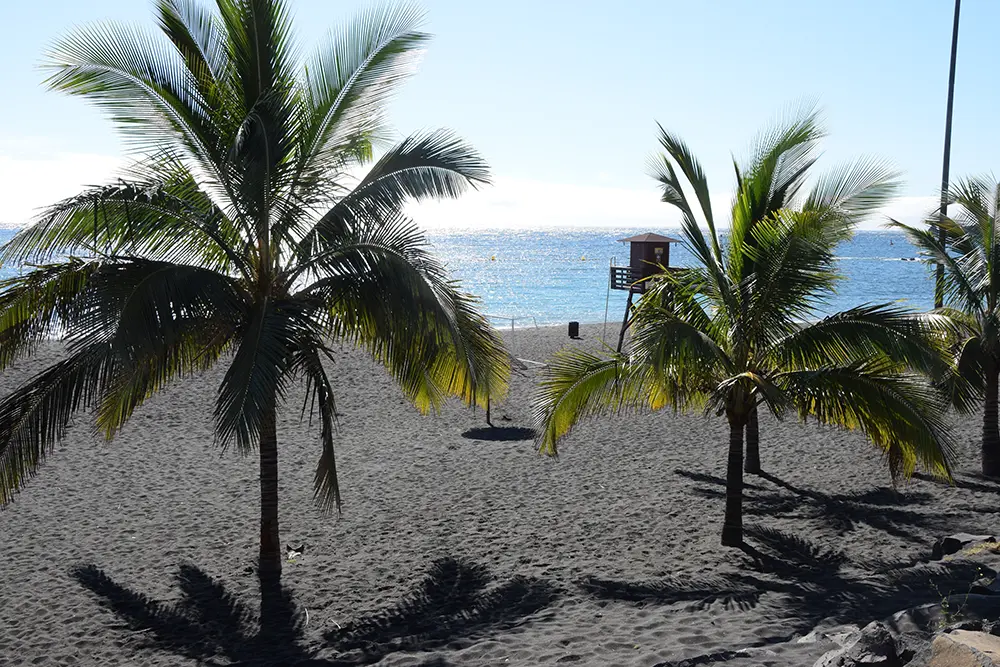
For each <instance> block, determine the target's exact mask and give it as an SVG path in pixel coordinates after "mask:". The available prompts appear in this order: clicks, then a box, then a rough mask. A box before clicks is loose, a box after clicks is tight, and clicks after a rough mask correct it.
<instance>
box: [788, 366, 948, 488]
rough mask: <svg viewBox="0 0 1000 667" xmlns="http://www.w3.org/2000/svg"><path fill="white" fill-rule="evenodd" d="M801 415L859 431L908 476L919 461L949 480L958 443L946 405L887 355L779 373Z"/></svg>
mask: <svg viewBox="0 0 1000 667" xmlns="http://www.w3.org/2000/svg"><path fill="white" fill-rule="evenodd" d="M775 384H776V385H778V386H779V387H781V389H782V390H783V391H784V392H785V394H786V395H787V396H788V397H789V399H790V400H791V401H792V402H793V403H794V404H795V406H796V407H797V409H798V411H799V415H800V417H801V418H803V419H806V418H808V417H813V418H815V419H816V420H817V421H819V422H820V423H821V424H829V425H834V426H841V427H843V428H847V429H849V430H860V431H862V432H863V433H864V434H865V436H867V438H868V439H869V440H870V441H871V442H872V444H874V445H875V446H876V447H879V448H880V449H881V450H882V451H883V452H884V453H885V454H886V455H887V456H889V460H890V463H892V464H893V465H894V468H893V469H892V470H891V472H892V473H893V475H894V477H896V476H898V475H900V474H902V475H903V476H907V477H908V476H909V475H910V474H912V473H913V471H914V470H915V468H916V465H917V463H918V462H919V463H920V464H922V465H923V466H924V467H925V468H926V469H927V470H929V471H931V472H933V473H935V474H937V475H941V476H943V477H948V478H950V476H951V460H952V458H953V456H954V451H955V447H956V443H955V441H954V438H953V436H952V435H951V433H950V431H949V425H948V421H947V418H946V405H945V403H944V401H943V400H942V399H941V396H940V394H939V393H938V392H936V391H935V390H934V389H933V388H932V387H931V386H930V384H929V383H927V382H926V381H924V380H921V379H920V378H919V377H916V376H911V375H907V374H904V373H900V372H899V370H898V367H897V365H896V364H895V363H893V362H891V361H889V360H886V359H884V358H878V357H877V358H875V359H870V360H865V361H858V362H854V363H851V364H845V365H841V366H828V367H825V368H817V369H812V370H799V371H788V372H785V373H781V374H779V375H778V376H776V377H775Z"/></svg>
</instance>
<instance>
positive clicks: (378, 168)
mask: <svg viewBox="0 0 1000 667" xmlns="http://www.w3.org/2000/svg"><path fill="white" fill-rule="evenodd" d="M155 9H156V18H157V20H158V24H159V34H156V33H152V32H149V31H146V30H143V29H140V28H133V27H130V26H126V25H120V24H117V23H104V24H99V25H93V26H89V27H83V28H79V29H77V30H75V31H74V32H72V33H71V34H69V35H68V36H67V37H65V38H63V39H61V40H60V41H59V42H57V43H56V44H55V45H54V47H53V48H52V49H51V51H50V52H49V54H48V56H47V60H46V63H45V66H46V67H47V69H48V70H49V72H50V73H51V76H50V77H49V79H48V85H49V87H50V88H51V89H53V90H57V91H62V92H64V93H68V94H71V95H77V96H81V97H83V98H85V99H86V100H88V101H90V102H92V103H94V104H95V105H96V106H98V107H99V108H100V109H102V110H104V111H105V112H106V113H107V114H108V115H109V116H110V117H111V119H112V120H113V121H114V123H115V125H116V127H117V129H118V130H119V131H120V132H121V133H122V135H123V136H124V137H125V138H126V139H127V140H128V141H129V142H130V145H131V147H132V149H134V157H135V163H134V164H133V165H132V166H131V167H130V168H129V169H128V170H127V172H126V173H125V174H124V175H123V177H122V178H121V179H120V180H118V181H117V182H115V183H112V184H109V185H107V186H104V187H95V188H92V189H89V190H87V191H86V192H83V193H82V194H80V195H79V196H77V197H73V198H71V199H67V200H65V201H61V202H59V203H57V204H55V205H54V206H52V207H51V208H49V209H48V210H46V211H44V213H43V214H42V215H40V216H39V217H38V219H37V220H36V221H35V222H34V223H33V224H32V225H31V226H29V227H27V228H26V229H24V230H23V231H21V232H19V233H18V234H17V235H16V236H15V237H14V238H13V240H11V241H10V242H9V243H8V244H7V245H6V246H5V247H4V248H3V251H2V260H3V261H4V262H6V263H7V264H9V265H16V264H19V263H30V264H31V265H32V266H30V270H28V271H27V272H25V273H24V274H23V275H21V276H19V277H17V278H13V279H10V280H7V281H5V282H4V283H2V285H0V290H2V294H0V368H5V367H7V366H9V365H10V364H12V363H13V362H15V361H16V360H18V359H20V358H23V357H25V356H26V355H29V354H31V353H32V351H33V350H34V349H35V348H36V347H37V344H38V343H39V342H40V341H42V340H43V339H46V338H49V337H52V336H58V337H61V338H63V339H65V341H66V342H67V345H68V354H67V356H66V357H65V358H64V359H62V360H61V361H58V362H57V363H55V364H53V365H52V366H51V367H49V368H47V369H46V370H44V371H43V372H41V373H39V374H38V375H37V376H35V377H34V378H32V379H31V380H30V381H29V382H28V383H27V384H25V385H24V386H23V387H21V388H20V389H19V390H17V391H15V392H13V393H12V394H10V395H9V396H7V397H6V398H4V399H3V400H2V401H0V503H3V502H7V501H10V500H11V499H12V494H13V493H14V492H15V491H16V490H17V489H19V488H20V487H21V486H22V485H23V484H24V483H25V481H26V480H27V478H28V477H29V476H31V475H32V474H33V473H34V472H35V470H36V468H37V467H38V465H39V464H40V463H41V462H42V460H43V459H44V458H45V456H46V455H47V454H49V453H50V452H51V449H52V447H53V444H54V443H55V442H56V441H57V440H59V439H60V438H61V437H62V436H63V435H64V434H65V433H66V431H67V428H68V427H69V426H70V423H71V420H72V417H73V415H74V414H75V413H76V412H78V411H81V410H93V412H94V415H95V419H96V424H97V427H98V429H99V431H100V432H101V433H103V434H104V435H105V436H107V437H108V438H110V437H112V436H114V435H115V434H116V433H117V432H118V431H119V430H120V429H121V428H122V427H123V425H124V424H125V423H126V422H127V421H128V419H129V418H130V417H131V416H132V415H133V414H134V412H135V411H136V410H137V409H138V408H139V407H140V405H141V404H142V403H143V402H144V401H145V400H146V399H148V398H149V397H150V396H151V395H152V394H154V393H156V392H157V391H158V390H160V389H162V388H163V387H164V386H166V385H168V384H169V383H171V382H173V381H174V380H177V379H180V378H183V377H185V376H189V375H191V374H193V373H196V372H198V371H201V370H203V369H206V368H209V367H211V366H213V365H215V364H217V363H221V364H223V365H224V366H225V367H226V371H225V374H224V377H223V378H222V381H221V383H220V385H219V387H218V394H217V402H216V406H215V411H214V418H215V426H216V434H217V440H218V443H219V444H220V445H221V446H223V447H233V448H236V449H237V450H239V451H240V452H243V453H249V452H251V451H256V452H257V453H258V455H259V458H260V470H261V480H260V494H261V525H260V533H261V542H260V561H259V562H260V565H259V574H260V578H261V584H262V590H263V591H264V605H263V609H262V612H263V615H264V616H267V612H268V609H267V606H268V600H271V602H272V603H273V604H277V603H278V597H277V596H276V593H275V585H276V583H277V581H278V579H279V577H280V572H281V558H282V554H281V552H280V547H279V531H278V465H277V454H278V448H277V433H276V412H277V411H278V410H279V409H280V408H281V406H282V404H283V400H284V398H285V396H286V394H287V392H288V390H289V388H290V387H291V386H292V384H293V383H294V382H297V381H298V382H304V383H305V386H306V388H307V392H308V397H309V398H308V399H307V408H308V407H309V406H310V405H311V406H312V407H311V408H309V411H310V414H312V413H313V412H315V414H316V416H317V422H318V425H317V435H318V441H319V447H318V449H317V458H318V465H317V468H316V476H315V491H316V496H317V498H318V501H319V502H320V504H321V505H322V506H323V507H324V508H326V509H331V508H333V507H335V506H337V505H339V503H340V490H339V486H338V481H337V471H336V464H335V457H334V429H335V419H336V411H335V406H334V385H335V378H332V377H331V376H330V375H329V374H328V371H327V366H328V364H326V363H325V362H327V361H329V360H331V359H332V358H333V357H334V356H335V352H334V349H333V345H332V344H333V343H334V342H337V341H340V342H346V343H349V344H353V345H356V346H358V347H360V348H363V349H365V350H367V351H368V352H369V353H370V354H371V356H372V357H374V358H375V359H376V360H377V361H378V362H381V363H382V364H384V365H385V366H386V367H387V368H388V370H389V372H390V373H391V374H392V376H393V377H394V378H395V380H396V381H397V382H398V384H399V386H400V387H401V388H402V389H403V391H404V392H405V393H406V395H408V396H409V397H410V398H411V399H412V400H413V402H414V403H415V404H416V405H417V406H418V407H419V408H421V409H423V410H425V411H426V410H429V409H432V408H435V407H436V406H438V405H440V404H441V402H442V401H443V400H444V399H445V398H446V397H447V396H449V395H455V396H459V397H461V398H462V399H464V400H465V401H467V402H468V403H470V404H473V403H480V404H484V403H485V401H486V399H487V398H488V397H489V396H490V395H492V396H494V397H495V396H497V395H499V394H502V393H503V391H504V389H505V386H506V379H507V373H508V362H507V357H506V353H505V352H504V351H503V349H502V346H501V343H500V341H499V339H498V337H497V336H496V335H495V334H494V333H493V331H492V330H491V328H490V327H489V326H488V323H487V322H486V321H485V320H484V318H483V317H481V316H480V315H479V314H477V312H476V310H475V300H474V299H472V298H471V297H470V296H468V295H466V294H464V293H462V292H461V291H460V289H459V288H458V286H457V285H456V284H455V283H453V282H451V281H449V279H448V277H447V275H446V273H445V271H444V270H443V268H442V266H441V265H440V264H438V263H437V262H436V261H435V260H434V259H433V258H432V257H431V256H430V255H429V253H428V248H427V245H426V242H425V240H424V237H423V236H422V234H421V233H420V232H419V231H418V229H417V228H416V227H415V226H414V224H413V223H412V222H411V221H410V220H409V219H408V218H407V217H406V216H405V215H404V212H403V207H404V204H406V203H407V202H408V201H411V200H420V199H425V198H441V197H455V196H458V195H459V194H461V193H462V192H463V191H465V190H467V189H468V188H469V187H471V186H475V185H477V184H482V183H486V182H488V179H489V171H488V168H487V165H486V164H485V162H484V161H483V160H482V159H481V158H480V157H479V155H478V154H477V153H476V152H475V151H474V150H473V149H472V148H470V147H469V146H468V145H466V144H465V143H463V142H462V141H460V140H459V139H457V138H456V137H454V136H453V135H452V134H450V133H449V132H446V131H435V132H429V133H423V134H417V135H414V136H410V137H409V138H406V139H405V140H403V141H402V142H401V143H397V144H395V145H392V146H388V148H387V150H385V151H384V153H383V154H382V156H381V157H380V158H378V159H377V160H375V161H374V162H373V156H374V147H376V146H377V142H379V141H383V140H384V138H385V136H386V134H387V130H386V126H385V113H384V112H385V106H386V102H387V100H388V99H389V97H390V96H391V94H392V93H393V91H394V90H395V89H396V88H397V87H398V85H399V84H400V82H402V81H403V80H404V79H405V78H406V76H407V75H408V74H409V73H410V72H411V71H412V70H413V65H414V63H415V58H416V57H417V56H418V55H419V53H420V51H421V49H422V48H423V47H424V45H425V44H426V42H427V40H428V36H427V35H426V34H424V33H423V32H421V31H420V30H419V23H420V20H421V16H420V13H419V12H418V11H416V10H414V9H413V8H412V7H409V6H405V5H404V6H376V7H373V8H371V9H368V10H366V11H364V12H362V13H361V14H360V15H358V16H357V17H356V18H355V19H354V20H353V21H351V22H349V23H347V24H346V25H345V26H344V27H343V28H342V29H340V30H339V31H336V32H333V33H331V35H330V37H329V39H328V40H327V41H326V42H324V43H323V44H322V45H321V46H320V47H319V48H318V49H317V50H316V51H315V52H314V53H312V54H311V55H309V54H305V52H304V51H303V50H302V49H300V47H299V45H298V43H297V42H296V39H295V34H294V32H293V29H292V24H291V21H290V17H289V12H288V8H287V6H286V5H285V3H284V2H281V1H280V0H218V1H217V3H216V7H215V8H214V9H210V8H208V7H204V6H201V5H199V4H197V3H196V2H194V1H192V0H157V2H156V3H155ZM372 162H373V164H370V163H372ZM366 164H370V169H368V171H367V173H366V174H365V175H364V176H363V177H361V178H360V179H357V178H352V177H351V174H353V173H358V169H359V167H360V166H361V165H366ZM268 591H270V592H271V594H268Z"/></svg>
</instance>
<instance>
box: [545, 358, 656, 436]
mask: <svg viewBox="0 0 1000 667" xmlns="http://www.w3.org/2000/svg"><path fill="white" fill-rule="evenodd" d="M669 401H670V396H668V395H667V394H666V392H665V390H664V388H662V387H661V386H660V384H659V383H658V382H657V381H656V378H655V377H654V375H653V373H652V372H651V371H650V370H649V367H648V366H643V365H636V366H632V365H630V364H629V361H628V358H627V357H624V356H620V355H619V356H614V357H610V358H604V357H598V356H596V355H593V354H590V353H588V352H586V351H583V350H578V349H569V350H563V351H561V352H559V353H557V354H556V355H555V357H553V359H552V360H551V361H550V362H549V366H548V368H546V369H545V373H544V374H543V376H542V379H541V381H540V382H539V384H538V389H537V392H536V395H535V398H534V400H533V404H534V406H535V408H534V413H535V416H534V421H535V424H536V426H537V429H538V447H539V451H540V452H542V453H544V454H550V455H553V456H555V455H556V454H557V453H558V450H557V442H558V440H559V438H561V437H563V436H564V435H566V434H567V433H568V432H569V431H570V429H572V428H573V426H574V425H575V424H577V422H579V421H580V420H582V419H584V418H586V417H593V416H601V415H610V414H621V413H623V412H627V411H635V410H641V409H644V408H645V409H653V410H656V409H660V408H662V407H664V406H666V405H667V404H668V403H669Z"/></svg>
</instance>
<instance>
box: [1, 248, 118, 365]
mask: <svg viewBox="0 0 1000 667" xmlns="http://www.w3.org/2000/svg"><path fill="white" fill-rule="evenodd" d="M101 269H102V266H101V264H100V263H99V262H87V261H84V260H81V259H76V258H70V259H69V260H68V261H66V262H60V263H57V264H49V265H45V266H38V267H36V268H35V269H34V270H32V271H29V272H27V273H25V274H22V275H20V276H16V277H14V278H8V279H7V280H3V281H0V370H3V369H5V368H7V367H8V366H10V364H12V363H13V362H14V361H16V360H18V359H20V358H23V357H25V356H27V355H29V354H31V353H32V352H33V351H34V349H35V347H36V346H37V344H38V343H40V342H41V341H43V340H45V339H46V338H50V337H53V336H54V335H55V334H57V333H63V332H64V330H65V328H66V326H67V325H68V324H70V323H71V322H72V321H73V315H74V313H75V312H76V311H78V310H79V309H80V305H79V299H80V296H81V294H82V293H83V292H84V291H85V290H86V289H87V288H88V287H89V286H90V283H91V281H92V279H93V277H94V276H95V275H96V274H97V273H98V272H100V271H101Z"/></svg>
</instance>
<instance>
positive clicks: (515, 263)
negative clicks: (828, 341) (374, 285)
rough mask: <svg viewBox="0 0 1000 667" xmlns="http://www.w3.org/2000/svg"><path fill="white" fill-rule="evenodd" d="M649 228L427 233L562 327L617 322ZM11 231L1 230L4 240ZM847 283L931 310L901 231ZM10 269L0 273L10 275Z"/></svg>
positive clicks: (513, 313)
mask: <svg viewBox="0 0 1000 667" xmlns="http://www.w3.org/2000/svg"><path fill="white" fill-rule="evenodd" d="M645 231H657V232H660V233H663V234H667V235H669V236H679V233H678V231H677V230H671V229H658V230H648V229H587V230H547V231H526V230H510V229H508V230H489V231H447V232H442V231H439V232H430V233H429V234H428V236H429V238H430V241H431V243H432V244H433V245H434V248H435V250H436V252H437V254H438V256H439V257H440V258H441V259H442V260H443V261H444V263H445V264H446V265H447V266H448V268H449V270H450V271H451V273H452V275H453V276H454V277H456V278H458V279H460V280H461V281H462V283H463V286H464V287H465V289H466V290H468V291H470V292H472V293H474V294H478V295H479V296H480V297H481V298H482V300H483V310H484V311H485V312H486V313H489V314H490V315H496V316H500V317H499V318H498V319H496V320H495V323H496V324H497V325H498V326H510V322H509V320H505V319H500V318H518V319H517V321H516V325H517V326H530V325H531V324H533V323H537V324H559V323H564V322H569V321H570V320H577V321H580V322H603V321H604V314H605V304H607V308H608V319H609V320H610V321H616V320H617V321H620V320H621V317H622V311H623V309H624V308H625V298H626V295H625V293H624V292H619V291H613V290H612V291H611V292H610V298H609V292H608V289H607V285H608V266H609V263H610V261H611V260H612V258H617V263H619V264H627V263H628V246H626V245H625V244H622V243H618V242H617V241H616V239H620V238H624V237H626V236H631V235H633V234H638V233H641V232H645ZM12 234H13V232H12V231H10V230H0V242H2V241H6V240H7V239H9V238H10V237H11V235H12ZM838 255H839V257H840V269H841V272H842V273H843V275H844V277H845V280H844V281H843V282H842V283H841V285H840V287H839V289H838V292H837V294H836V296H835V297H834V298H833V299H832V300H831V301H830V303H829V305H828V306H827V308H826V309H825V310H826V312H829V313H832V312H836V311H839V310H843V309H845V308H849V307H851V306H856V305H859V304H862V303H869V302H872V303H881V302H886V301H895V300H900V299H902V300H904V302H905V303H906V304H907V305H910V306H912V307H915V308H919V309H923V310H925V309H928V308H930V307H931V305H932V301H933V298H932V297H933V280H932V279H931V277H930V275H929V273H928V271H927V269H926V268H925V267H924V266H923V265H922V264H920V263H919V262H913V261H904V260H905V259H910V258H913V257H915V256H916V251H915V250H914V248H913V247H912V246H911V245H910V244H909V243H908V242H907V241H906V239H905V238H904V237H903V236H902V235H901V234H899V233H897V232H890V231H864V232H858V234H857V235H856V236H855V238H854V239H853V240H852V241H850V242H848V243H845V244H843V245H842V246H841V247H840V249H839V250H838ZM690 261H691V258H690V255H688V254H687V253H686V252H685V251H684V249H683V247H682V246H680V245H674V246H672V249H671V255H670V263H671V264H672V265H674V266H684V265H685V264H688V263H689V262H690ZM11 270H12V269H10V268H4V269H2V270H0V276H3V275H10V273H11Z"/></svg>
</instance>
